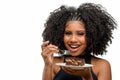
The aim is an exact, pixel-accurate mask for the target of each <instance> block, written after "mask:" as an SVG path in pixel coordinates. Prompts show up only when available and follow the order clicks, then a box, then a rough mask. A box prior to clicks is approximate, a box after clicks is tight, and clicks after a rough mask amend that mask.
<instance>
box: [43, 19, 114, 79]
mask: <svg viewBox="0 0 120 80" xmlns="http://www.w3.org/2000/svg"><path fill="white" fill-rule="evenodd" d="M48 44H49V41H46V42H43V44H42V46H41V47H42V53H41V55H42V57H43V60H44V63H45V67H44V72H43V80H48V79H49V80H53V78H54V77H55V75H56V74H57V73H58V71H59V70H60V67H59V66H57V65H55V63H57V62H63V60H64V57H60V58H54V57H53V53H57V52H58V51H59V50H58V47H57V46H55V45H52V44H49V45H48ZM64 44H65V46H66V48H67V49H68V50H69V51H70V52H71V53H72V54H71V55H72V56H78V55H84V54H85V52H84V51H85V48H86V46H87V40H86V30H85V26H84V24H83V23H82V22H80V21H69V22H67V24H66V28H65V33H64ZM91 64H92V65H93V67H92V70H93V72H94V73H95V75H96V76H97V77H98V80H112V78H111V67H110V64H109V62H108V61H106V60H104V59H101V58H97V57H94V56H92V57H91ZM62 69H64V70H65V71H66V72H67V73H69V74H73V75H77V76H81V77H82V78H83V79H84V80H93V79H92V75H91V72H90V69H89V68H85V69H83V70H74V69H70V68H65V67H62ZM46 76H47V77H46Z"/></svg>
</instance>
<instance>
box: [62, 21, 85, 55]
mask: <svg viewBox="0 0 120 80" xmlns="http://www.w3.org/2000/svg"><path fill="white" fill-rule="evenodd" d="M64 44H65V46H66V48H67V49H68V50H69V51H70V52H71V53H72V54H71V55H72V56H78V55H83V54H84V53H85V48H86V46H87V40H86V30H85V25H84V24H83V23H82V22H80V21H68V22H67V24H66V28H65V32H64Z"/></svg>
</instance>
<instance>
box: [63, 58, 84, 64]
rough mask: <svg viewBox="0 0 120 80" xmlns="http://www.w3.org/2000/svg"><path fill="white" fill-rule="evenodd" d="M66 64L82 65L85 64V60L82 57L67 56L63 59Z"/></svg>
mask: <svg viewBox="0 0 120 80" xmlns="http://www.w3.org/2000/svg"><path fill="white" fill-rule="evenodd" d="M65 62H66V65H72V66H83V65H84V64H85V60H84V59H83V58H78V57H67V58H66V59H65Z"/></svg>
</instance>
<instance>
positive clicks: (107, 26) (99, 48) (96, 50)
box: [42, 3, 117, 55]
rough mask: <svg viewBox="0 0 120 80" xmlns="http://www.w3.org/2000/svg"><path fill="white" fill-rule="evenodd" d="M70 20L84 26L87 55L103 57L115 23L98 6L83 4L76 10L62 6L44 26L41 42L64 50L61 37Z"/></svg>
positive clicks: (52, 13)
mask: <svg viewBox="0 0 120 80" xmlns="http://www.w3.org/2000/svg"><path fill="white" fill-rule="evenodd" d="M70 20H78V21H82V22H83V23H84V24H85V29H86V37H87V42H88V44H87V48H86V50H85V51H86V53H87V54H91V53H92V54H93V55H103V54H104V53H106V52H107V50H106V48H107V47H108V46H109V42H110V43H112V38H113V36H112V31H113V30H114V29H115V28H116V26H117V23H116V21H115V19H114V18H113V17H112V16H111V15H110V14H109V13H108V12H107V11H106V10H105V8H104V7H103V6H101V5H100V4H94V3H83V4H81V5H80V6H79V7H78V8H75V7H73V6H70V7H68V6H65V5H62V6H61V7H60V8H58V9H56V10H54V11H53V12H51V13H50V15H49V17H48V19H47V21H46V23H45V25H44V26H45V29H44V31H43V33H42V36H43V40H44V41H47V40H49V41H50V43H52V44H54V45H56V46H58V47H59V48H60V49H66V47H65V45H64V42H63V37H64V30H65V25H66V23H67V22H68V21H70Z"/></svg>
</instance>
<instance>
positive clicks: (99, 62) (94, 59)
mask: <svg viewBox="0 0 120 80" xmlns="http://www.w3.org/2000/svg"><path fill="white" fill-rule="evenodd" d="M92 63H93V64H95V65H98V66H101V65H102V66H103V67H105V66H110V63H109V61H108V60H106V59H103V58H99V57H94V56H93V57H92Z"/></svg>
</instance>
